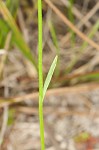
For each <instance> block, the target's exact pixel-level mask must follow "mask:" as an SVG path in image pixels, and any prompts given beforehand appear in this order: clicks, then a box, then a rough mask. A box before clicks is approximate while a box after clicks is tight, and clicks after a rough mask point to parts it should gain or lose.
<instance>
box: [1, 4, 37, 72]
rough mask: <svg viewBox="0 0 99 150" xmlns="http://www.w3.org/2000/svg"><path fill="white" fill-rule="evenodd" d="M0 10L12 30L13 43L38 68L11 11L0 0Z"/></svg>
mask: <svg viewBox="0 0 99 150" xmlns="http://www.w3.org/2000/svg"><path fill="white" fill-rule="evenodd" d="M0 11H1V13H2V15H3V17H4V19H5V21H6V23H7V24H8V25H9V27H10V28H11V29H12V31H13V34H14V36H13V38H14V42H15V44H16V45H17V47H18V48H19V49H20V51H21V52H22V53H23V55H24V56H25V57H26V58H27V59H28V60H30V61H31V62H32V64H33V65H34V66H35V68H36V70H38V68H37V63H36V60H35V56H34V55H33V54H32V53H31V51H30V49H29V47H28V45H27V44H26V42H25V40H24V38H23V37H22V35H21V33H20V31H19V29H18V27H17V25H16V23H15V21H14V18H13V17H12V15H11V13H10V12H9V10H8V9H7V7H6V5H5V3H4V2H2V1H0Z"/></svg>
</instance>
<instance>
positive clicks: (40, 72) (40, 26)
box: [38, 0, 45, 150]
mask: <svg viewBox="0 0 99 150" xmlns="http://www.w3.org/2000/svg"><path fill="white" fill-rule="evenodd" d="M38 53H39V54H38V55H39V58H38V65H39V66H38V67H39V120H40V138H41V150H45V142H44V121H43V103H42V98H43V69H42V0H38Z"/></svg>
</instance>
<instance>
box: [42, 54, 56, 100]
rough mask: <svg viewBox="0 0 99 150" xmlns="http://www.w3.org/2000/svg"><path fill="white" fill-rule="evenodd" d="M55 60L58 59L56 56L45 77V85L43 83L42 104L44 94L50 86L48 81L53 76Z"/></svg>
mask: <svg viewBox="0 0 99 150" xmlns="http://www.w3.org/2000/svg"><path fill="white" fill-rule="evenodd" d="M57 59H58V56H56V57H55V58H54V61H53V63H52V65H51V67H50V69H49V72H48V74H47V77H46V80H45V83H44V88H43V99H42V102H43V100H44V97H45V94H46V91H47V89H48V86H49V84H50V81H51V78H52V76H53V73H54V70H55V67H56V64H57Z"/></svg>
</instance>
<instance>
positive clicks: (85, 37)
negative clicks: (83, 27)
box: [45, 0, 99, 50]
mask: <svg viewBox="0 0 99 150" xmlns="http://www.w3.org/2000/svg"><path fill="white" fill-rule="evenodd" d="M45 2H46V3H47V4H48V5H49V7H50V8H51V9H52V10H53V11H54V12H55V13H56V14H57V15H58V16H59V17H60V19H61V20H62V21H63V22H64V23H65V24H66V25H68V26H69V28H71V29H72V30H73V31H74V32H75V33H76V34H77V35H78V36H79V37H80V38H82V39H83V40H84V41H86V42H87V43H89V44H90V45H91V46H92V47H94V48H96V49H97V50H99V45H98V44H96V43H95V42H94V41H92V40H91V39H89V38H88V37H87V36H86V35H85V34H83V33H82V32H81V31H80V30H78V29H77V28H76V27H75V25H73V24H72V23H71V22H70V21H69V20H68V19H67V18H66V16H64V15H63V14H62V13H61V11H60V10H59V9H58V8H57V7H56V6H55V5H54V4H53V3H52V2H51V1H49V0H45Z"/></svg>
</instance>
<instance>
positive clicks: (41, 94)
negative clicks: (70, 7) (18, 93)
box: [38, 0, 57, 150]
mask: <svg viewBox="0 0 99 150" xmlns="http://www.w3.org/2000/svg"><path fill="white" fill-rule="evenodd" d="M38 55H39V56H38V68H39V121H40V139H41V150H45V141H44V120H43V100H44V97H45V94H46V91H47V88H48V86H49V83H50V81H51V78H52V75H53V73H54V70H55V67H56V63H57V56H56V57H55V59H54V61H53V63H52V65H51V67H50V70H49V72H48V75H47V77H46V80H45V83H44V86H43V68H42V0H38Z"/></svg>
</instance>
